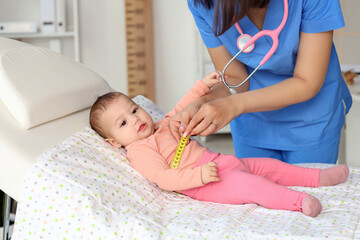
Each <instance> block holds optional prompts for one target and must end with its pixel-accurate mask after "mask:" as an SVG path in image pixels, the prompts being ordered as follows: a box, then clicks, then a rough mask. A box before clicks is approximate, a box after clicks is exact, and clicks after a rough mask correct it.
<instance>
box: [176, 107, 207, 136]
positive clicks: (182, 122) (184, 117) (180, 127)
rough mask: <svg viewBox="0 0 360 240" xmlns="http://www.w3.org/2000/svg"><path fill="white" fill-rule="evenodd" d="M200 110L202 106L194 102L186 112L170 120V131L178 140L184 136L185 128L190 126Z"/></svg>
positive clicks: (186, 108) (185, 109)
mask: <svg viewBox="0 0 360 240" xmlns="http://www.w3.org/2000/svg"><path fill="white" fill-rule="evenodd" d="M199 109H200V105H199V104H198V103H196V102H193V103H190V104H189V105H187V106H186V107H185V108H184V110H182V111H181V112H179V113H177V114H175V115H174V116H173V117H171V118H170V123H169V127H170V131H171V134H172V135H173V136H174V137H175V138H176V139H180V135H182V134H183V133H184V131H185V126H187V125H188V124H189V122H190V119H191V118H192V117H193V116H194V115H195V114H196V113H197V111H198V110H199Z"/></svg>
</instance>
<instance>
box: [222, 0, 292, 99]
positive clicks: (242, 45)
mask: <svg viewBox="0 0 360 240" xmlns="http://www.w3.org/2000/svg"><path fill="white" fill-rule="evenodd" d="M288 13H289V6H288V1H287V0H284V16H283V19H282V21H281V23H280V25H279V26H278V27H277V28H276V29H274V30H262V31H260V32H258V33H257V34H255V35H254V36H253V37H251V36H250V35H249V34H244V33H243V31H242V29H241V27H240V25H239V24H238V23H235V26H236V28H237V30H238V31H239V33H240V36H239V38H238V40H237V46H238V48H239V50H240V51H239V52H238V53H237V54H236V55H235V56H234V57H233V58H232V59H231V60H230V61H229V62H228V63H227V64H226V65H225V67H224V70H223V71H222V76H221V81H222V82H223V83H224V84H225V86H226V87H227V88H228V89H229V90H230V93H231V94H236V90H235V89H234V88H237V87H240V86H241V85H243V84H244V83H245V82H246V81H247V80H249V79H250V78H251V76H252V75H254V73H255V72H256V71H257V70H258V69H259V68H260V67H261V66H262V65H264V64H265V63H266V62H267V61H268V60H269V58H270V57H271V56H272V55H273V54H274V52H275V51H276V49H277V47H278V45H279V34H280V32H281V30H282V29H283V28H284V26H285V23H286V20H287V17H288ZM263 36H269V37H271V39H272V41H273V44H272V47H271V49H270V50H269V51H268V53H267V54H266V55H265V56H264V58H263V59H262V60H261V62H260V64H259V65H258V66H257V67H256V68H255V69H254V71H252V73H251V74H250V75H249V76H248V77H247V78H246V79H245V80H244V81H242V82H241V83H240V84H238V85H230V84H228V83H227V82H226V81H225V71H226V69H227V67H228V66H229V65H230V63H231V62H232V61H234V59H235V58H236V57H237V56H239V54H240V53H242V52H244V53H248V52H251V51H252V50H253V49H254V47H255V41H256V40H258V39H259V38H260V37H263Z"/></svg>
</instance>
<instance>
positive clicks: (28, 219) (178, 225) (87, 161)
mask: <svg viewBox="0 0 360 240" xmlns="http://www.w3.org/2000/svg"><path fill="white" fill-rule="evenodd" d="M143 100H144V99H143V98H140V103H143ZM144 101H145V100H144ZM143 104H144V103H143ZM140 105H141V104H140ZM147 110H148V111H152V112H151V114H152V116H153V118H154V120H156V119H159V118H161V117H162V113H161V111H160V110H158V109H156V108H153V107H150V109H147ZM125 154H126V153H125V151H124V150H123V149H115V148H113V147H111V146H110V145H108V144H107V143H106V142H105V141H104V140H103V139H102V138H101V137H100V136H99V135H97V134H96V133H95V132H94V131H93V130H91V129H90V128H84V129H83V130H82V131H80V132H78V133H76V134H74V135H72V136H70V137H69V138H67V139H66V140H65V141H63V142H62V143H59V144H57V145H56V146H55V147H53V148H52V149H49V150H48V151H46V152H44V153H43V154H42V155H41V156H40V157H39V158H38V159H37V161H36V162H35V164H34V165H33V166H32V168H31V169H30V171H29V172H28V175H27V176H26V178H25V184H24V188H23V192H22V194H21V199H20V201H19V203H18V209H17V214H16V221H15V227H14V232H13V237H12V239H13V240H18V239H24V240H25V239H37V240H38V239H44V240H49V239H51V240H56V239H59V240H72V239H91V240H92V239H94V240H95V239H96V240H111V239H131V240H135V239H136V240H143V239H145V240H147V239H169V240H170V239H194V240H205V239H207V240H210V239H214V240H219V239H236V240H238V239H272V240H275V239H277V240H280V239H360V230H359V227H358V224H359V217H360V169H359V168H351V169H350V176H349V179H348V180H347V181H346V182H345V183H343V184H340V185H338V186H335V187H322V188H318V189H315V188H302V187H293V189H297V190H300V191H303V192H306V193H310V194H313V195H314V196H316V197H318V198H319V199H320V200H321V203H322V204H323V211H322V212H321V214H320V215H319V216H318V217H316V218H310V217H307V216H304V215H303V214H302V213H299V212H290V211H280V210H271V209H266V208H263V207H260V206H257V205H254V204H246V205H226V204H216V203H209V202H200V201H196V200H193V199H190V198H189V197H186V196H183V195H181V194H177V193H174V192H167V191H163V190H161V189H159V188H158V187H157V186H156V185H154V184H152V183H150V182H149V181H147V180H146V179H145V178H144V177H142V176H141V175H140V174H139V173H137V172H136V171H135V170H134V169H133V168H132V167H131V166H130V164H129V162H128V160H127V159H126V156H125ZM304 166H309V167H319V168H325V167H327V165H325V164H309V165H304Z"/></svg>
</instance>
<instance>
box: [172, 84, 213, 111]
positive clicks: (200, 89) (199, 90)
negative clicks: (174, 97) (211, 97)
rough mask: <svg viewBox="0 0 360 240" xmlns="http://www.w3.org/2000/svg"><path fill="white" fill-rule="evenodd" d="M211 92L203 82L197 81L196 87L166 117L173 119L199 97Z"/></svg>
mask: <svg viewBox="0 0 360 240" xmlns="http://www.w3.org/2000/svg"><path fill="white" fill-rule="evenodd" d="M209 91H210V89H209V87H208V86H206V84H205V83H203V82H202V81H201V80H198V81H196V83H195V84H194V86H193V87H192V88H190V90H189V91H188V92H187V93H186V94H185V96H183V97H182V98H181V99H180V101H179V102H178V103H177V104H176V106H175V108H174V109H173V110H171V111H170V112H169V113H168V114H166V116H165V117H172V116H174V115H175V114H176V113H178V112H181V111H182V110H183V109H184V108H185V107H186V106H187V105H188V104H189V103H192V102H193V101H195V100H196V99H198V98H199V97H201V96H203V95H205V94H207V93H208V92H209Z"/></svg>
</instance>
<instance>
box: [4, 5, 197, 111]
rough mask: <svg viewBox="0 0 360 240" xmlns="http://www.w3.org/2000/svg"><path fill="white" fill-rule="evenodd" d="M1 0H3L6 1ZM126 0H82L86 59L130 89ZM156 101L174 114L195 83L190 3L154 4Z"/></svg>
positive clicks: (83, 56) (115, 85)
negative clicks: (172, 109)
mask: <svg viewBox="0 0 360 240" xmlns="http://www.w3.org/2000/svg"><path fill="white" fill-rule="evenodd" d="M0 1H1V0H0ZM124 6H125V3H124V0H120V1H119V0H116V1H115V0H105V1H104V0H91V1H89V0H80V4H79V9H80V13H79V14H80V39H81V60H82V62H83V63H84V64H86V65H88V66H89V67H90V68H91V69H93V70H95V71H96V72H98V73H99V74H101V75H102V76H103V77H104V78H105V79H107V80H108V82H109V83H110V85H111V86H112V87H113V88H115V89H116V90H119V91H124V92H126V91H127V81H126V77H127V74H126V42H125V41H126V39H125V37H126V35H125V11H124ZM153 21H154V23H153V24H154V50H155V51H154V55H155V84H156V86H155V90H156V103H157V105H158V106H160V108H161V109H163V110H164V111H168V110H170V109H171V108H172V107H173V106H174V105H175V103H176V102H177V101H178V100H179V99H180V98H181V96H182V95H183V94H184V93H185V92H186V91H187V89H189V88H190V87H191V85H192V84H193V82H195V80H196V78H197V76H196V75H195V73H194V71H196V58H195V56H196V53H195V50H196V49H195V44H196V34H198V33H197V32H196V29H195V27H194V23H193V18H192V16H191V13H190V12H189V10H188V8H187V1H185V0H171V1H169V0H153Z"/></svg>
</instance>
